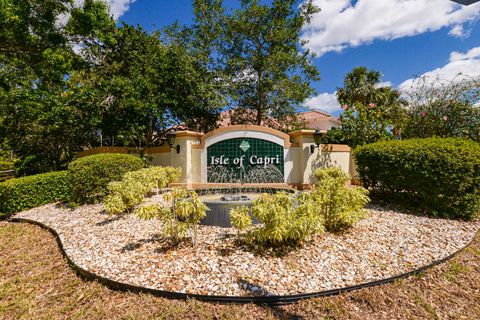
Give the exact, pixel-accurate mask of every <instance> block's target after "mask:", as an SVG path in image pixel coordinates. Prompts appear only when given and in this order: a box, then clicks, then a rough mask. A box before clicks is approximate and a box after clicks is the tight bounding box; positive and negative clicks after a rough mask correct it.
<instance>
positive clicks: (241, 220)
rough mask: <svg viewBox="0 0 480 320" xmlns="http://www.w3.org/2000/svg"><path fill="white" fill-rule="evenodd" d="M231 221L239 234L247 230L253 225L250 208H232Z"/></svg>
mask: <svg viewBox="0 0 480 320" xmlns="http://www.w3.org/2000/svg"><path fill="white" fill-rule="evenodd" d="M230 221H231V223H232V225H233V226H234V227H235V228H236V229H237V230H238V232H239V233H240V232H242V231H245V230H247V229H248V228H249V227H250V226H251V225H252V217H251V216H250V208H249V207H247V206H238V207H235V208H232V209H231V210H230Z"/></svg>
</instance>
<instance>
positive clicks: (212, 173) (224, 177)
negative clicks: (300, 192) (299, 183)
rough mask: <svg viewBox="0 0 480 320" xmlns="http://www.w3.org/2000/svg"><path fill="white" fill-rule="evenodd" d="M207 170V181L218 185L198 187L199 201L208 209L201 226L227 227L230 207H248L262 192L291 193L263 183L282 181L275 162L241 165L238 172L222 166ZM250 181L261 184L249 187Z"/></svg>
mask: <svg viewBox="0 0 480 320" xmlns="http://www.w3.org/2000/svg"><path fill="white" fill-rule="evenodd" d="M207 170H208V175H209V182H210V183H215V184H216V185H221V187H212V188H208V189H200V190H197V193H198V194H199V195H200V198H201V199H202V201H203V202H204V203H205V204H206V205H207V207H208V208H209V209H210V210H209V211H207V216H206V217H205V218H204V219H203V220H202V221H201V224H203V225H212V226H219V227H230V226H231V224H230V215H229V213H230V210H231V209H232V208H235V207H239V206H247V207H250V206H252V203H253V201H254V200H255V199H257V198H258V197H259V196H260V195H261V194H262V193H276V192H278V191H287V192H293V191H292V190H290V189H284V188H275V187H273V186H272V187H265V184H274V183H283V182H284V178H283V174H282V173H281V171H280V170H279V169H278V168H277V167H276V166H274V165H267V166H256V167H251V168H247V169H245V168H243V169H242V170H240V171H235V170H232V169H231V168H230V169H229V168H226V167H223V166H217V167H208V168H207ZM247 184H248V186H247ZM251 184H262V185H263V186H261V187H252V186H250V185H251Z"/></svg>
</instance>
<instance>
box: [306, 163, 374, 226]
mask: <svg viewBox="0 0 480 320" xmlns="http://www.w3.org/2000/svg"><path fill="white" fill-rule="evenodd" d="M315 178H316V180H317V181H316V186H315V188H314V189H313V191H312V193H311V201H313V202H314V203H315V204H316V205H315V210H316V212H317V214H319V215H321V216H322V217H323V221H324V224H325V229H327V231H330V232H337V231H340V230H343V229H347V228H349V227H351V226H352V225H353V224H355V223H356V222H357V221H359V220H361V219H363V218H365V217H366V214H367V212H366V210H364V209H363V208H364V207H365V205H366V204H367V203H368V202H369V201H370V199H369V198H368V191H367V190H366V189H365V188H362V187H346V183H347V181H348V180H349V177H348V175H347V174H346V173H345V172H344V171H343V170H342V169H341V168H337V167H331V168H325V169H318V170H316V171H315Z"/></svg>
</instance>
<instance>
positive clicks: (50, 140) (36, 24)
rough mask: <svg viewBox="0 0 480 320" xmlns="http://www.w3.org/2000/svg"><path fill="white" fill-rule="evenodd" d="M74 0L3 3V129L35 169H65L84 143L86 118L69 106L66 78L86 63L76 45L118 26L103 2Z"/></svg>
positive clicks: (7, 0)
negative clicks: (77, 3) (78, 2)
mask: <svg viewBox="0 0 480 320" xmlns="http://www.w3.org/2000/svg"><path fill="white" fill-rule="evenodd" d="M72 3H73V2H72V1H68V0H39V1H27V0H22V1H16V0H4V1H2V3H1V5H0V118H2V119H0V126H1V127H0V132H1V133H2V134H1V136H2V137H3V138H6V139H7V140H8V143H9V145H10V147H11V148H12V149H13V151H14V152H15V154H16V155H17V156H18V157H20V158H22V160H24V162H25V163H24V164H25V165H27V164H28V166H29V167H30V168H31V170H32V171H33V172H35V171H46V170H51V169H57V168H59V167H61V166H62V165H63V164H64V163H65V162H66V161H68V160H69V159H70V158H71V156H72V155H73V152H75V151H76V150H78V149H79V148H80V146H81V145H82V143H83V141H82V142H80V141H79V140H80V139H81V138H83V137H84V135H82V134H77V133H78V132H79V128H81V127H82V122H76V121H75V120H74V119H76V120H79V119H78V117H76V115H75V112H76V111H75V110H72V109H70V108H66V107H65V99H66V95H65V88H66V79H68V77H69V75H70V74H71V72H72V71H74V70H78V69H81V68H83V67H84V60H83V58H82V56H80V55H78V54H77V53H76V52H75V50H74V45H78V44H82V43H84V42H87V41H92V40H91V39H96V38H97V37H98V35H100V34H102V33H103V30H101V29H104V28H106V27H109V28H112V27H114V21H113V19H112V18H111V17H110V16H109V14H108V5H107V4H106V3H105V2H103V1H95V0H86V1H85V2H84V4H83V5H82V6H80V7H75V6H73V4H72ZM88 17H90V19H88ZM73 26H75V28H74V27H73ZM67 119H69V120H67ZM24 167H25V166H24ZM25 170H26V172H29V170H30V169H28V168H26V169H25Z"/></svg>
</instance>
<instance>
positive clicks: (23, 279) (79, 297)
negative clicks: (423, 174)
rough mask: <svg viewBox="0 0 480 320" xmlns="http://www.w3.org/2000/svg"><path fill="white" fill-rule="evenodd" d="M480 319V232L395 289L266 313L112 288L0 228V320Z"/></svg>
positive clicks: (42, 241) (40, 236)
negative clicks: (444, 259)
mask: <svg viewBox="0 0 480 320" xmlns="http://www.w3.org/2000/svg"><path fill="white" fill-rule="evenodd" d="M445 318H447V319H480V233H479V234H477V237H476V239H475V241H474V243H473V244H472V245H471V246H470V247H469V248H468V249H467V250H465V251H464V252H462V253H461V254H460V255H458V256H457V257H456V258H455V259H453V260H451V261H449V262H447V263H445V264H443V265H441V266H438V267H435V268H433V269H431V270H429V271H428V272H426V273H424V274H422V275H420V276H417V277H411V278H409V279H405V280H401V281H398V282H396V283H392V284H388V285H383V286H379V287H374V288H368V289H362V290H359V291H355V292H351V293H346V294H343V295H340V296H335V297H329V298H318V299H310V300H305V301H303V302H300V303H296V304H293V305H287V306H281V307H267V306H256V305H228V304H224V305H222V304H214V303H204V302H199V301H180V300H168V299H162V298H157V297H153V296H150V295H147V294H140V295H139V294H133V293H122V292H116V291H113V290H109V289H107V288H106V287H104V286H102V285H100V284H99V283H96V282H88V281H83V280H81V279H80V278H78V277H77V276H76V275H75V273H74V272H73V271H72V269H70V268H69V266H68V265H67V263H66V262H65V260H64V259H63V257H62V255H61V254H60V251H59V249H58V246H57V243H56V241H55V239H54V238H53V236H52V235H51V234H50V233H49V232H48V231H45V230H43V229H41V228H39V227H36V226H32V225H27V224H13V223H5V222H0V319H445Z"/></svg>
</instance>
